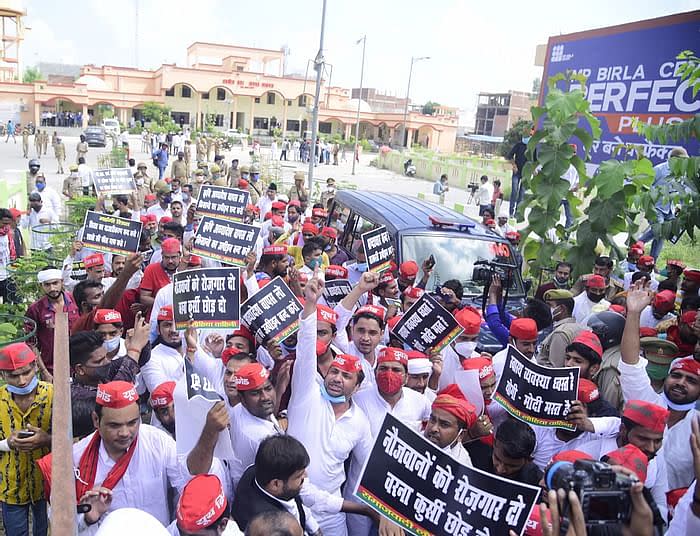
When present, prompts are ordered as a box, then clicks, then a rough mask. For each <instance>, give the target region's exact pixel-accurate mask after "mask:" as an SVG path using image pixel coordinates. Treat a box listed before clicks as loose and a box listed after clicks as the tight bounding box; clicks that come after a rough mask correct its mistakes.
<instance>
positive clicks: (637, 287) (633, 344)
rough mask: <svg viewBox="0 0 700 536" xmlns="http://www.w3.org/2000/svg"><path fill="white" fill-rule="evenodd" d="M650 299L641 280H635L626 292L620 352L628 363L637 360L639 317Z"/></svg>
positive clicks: (634, 363) (635, 362)
mask: <svg viewBox="0 0 700 536" xmlns="http://www.w3.org/2000/svg"><path fill="white" fill-rule="evenodd" d="M651 299H652V292H651V291H650V290H649V288H648V287H645V286H644V283H643V282H642V281H637V282H636V283H635V284H634V285H633V286H632V287H631V288H630V290H629V291H628V292H627V318H626V320H625V330H624V331H623V332H622V344H621V347H620V353H621V355H622V361H623V362H625V363H627V364H628V365H636V364H637V362H638V361H639V348H640V346H639V318H640V316H641V314H642V311H643V310H644V308H645V307H646V306H647V305H649V304H650V303H651Z"/></svg>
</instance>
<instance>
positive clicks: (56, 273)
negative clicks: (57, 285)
mask: <svg viewBox="0 0 700 536" xmlns="http://www.w3.org/2000/svg"><path fill="white" fill-rule="evenodd" d="M36 278H37V279H38V280H39V283H46V282H47V281H54V280H56V279H60V280H63V272H62V271H61V270H58V269H56V268H49V269H48V270H42V271H41V272H39V273H38V274H36Z"/></svg>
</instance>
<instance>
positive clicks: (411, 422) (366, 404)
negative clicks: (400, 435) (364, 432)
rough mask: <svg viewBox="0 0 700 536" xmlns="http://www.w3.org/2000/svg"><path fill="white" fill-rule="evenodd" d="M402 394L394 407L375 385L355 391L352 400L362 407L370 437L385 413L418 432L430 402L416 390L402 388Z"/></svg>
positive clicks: (374, 434) (428, 412)
mask: <svg viewBox="0 0 700 536" xmlns="http://www.w3.org/2000/svg"><path fill="white" fill-rule="evenodd" d="M401 392H402V395H401V398H399V401H398V402H397V403H396V405H395V406H394V407H391V406H389V403H388V402H387V401H386V400H384V399H383V398H382V396H381V395H380V394H379V391H378V390H377V387H376V385H375V386H374V387H372V389H365V390H364V391H362V392H360V393H357V394H356V395H355V396H354V397H353V400H354V401H355V403H356V404H357V405H358V406H360V408H362V411H364V412H365V415H367V419H368V420H369V426H370V430H371V431H372V437H373V438H376V437H377V435H378V434H379V430H380V429H381V427H382V422H384V417H385V416H386V414H387V413H391V415H393V416H394V417H396V418H397V419H398V420H400V421H401V422H402V423H403V424H405V425H406V426H408V427H410V428H413V429H414V430H415V431H416V432H420V429H421V425H422V424H423V422H425V421H427V420H428V419H429V418H430V402H428V399H427V397H426V396H425V395H422V394H420V393H419V392H418V391H414V390H413V389H409V388H408V387H403V388H402V391H401Z"/></svg>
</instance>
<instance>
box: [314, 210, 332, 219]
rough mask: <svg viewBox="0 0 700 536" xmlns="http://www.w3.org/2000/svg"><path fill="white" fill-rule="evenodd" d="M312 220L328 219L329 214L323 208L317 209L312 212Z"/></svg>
mask: <svg viewBox="0 0 700 536" xmlns="http://www.w3.org/2000/svg"><path fill="white" fill-rule="evenodd" d="M311 217H312V218H326V217H328V212H326V209H323V208H315V209H313V210H312V211H311Z"/></svg>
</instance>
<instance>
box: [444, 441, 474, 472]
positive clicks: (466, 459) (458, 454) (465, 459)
mask: <svg viewBox="0 0 700 536" xmlns="http://www.w3.org/2000/svg"><path fill="white" fill-rule="evenodd" d="M442 450H443V451H444V452H446V453H447V454H449V455H450V456H452V457H453V458H454V459H455V460H457V461H458V462H459V463H461V464H462V465H466V466H467V467H472V458H471V456H469V453H468V452H467V449H465V448H464V445H462V442H461V441H457V443H455V445H454V446H453V447H452V448H445V449H442Z"/></svg>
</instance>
